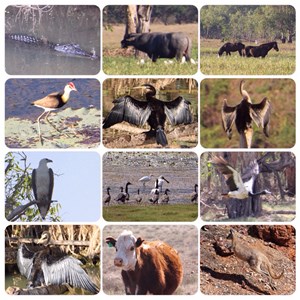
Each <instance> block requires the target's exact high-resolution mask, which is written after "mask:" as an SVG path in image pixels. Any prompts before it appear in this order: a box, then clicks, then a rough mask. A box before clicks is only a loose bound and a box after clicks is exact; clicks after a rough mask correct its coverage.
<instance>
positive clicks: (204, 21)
mask: <svg viewBox="0 0 300 300" xmlns="http://www.w3.org/2000/svg"><path fill="white" fill-rule="evenodd" d="M295 24H296V11H295V8H294V7H293V6H289V5H209V6H204V7H202V9H201V12H200V32H201V37H203V38H213V39H224V40H247V41H252V40H257V39H265V40H274V39H282V38H284V37H286V38H288V37H289V36H292V37H293V38H294V35H295Z"/></svg>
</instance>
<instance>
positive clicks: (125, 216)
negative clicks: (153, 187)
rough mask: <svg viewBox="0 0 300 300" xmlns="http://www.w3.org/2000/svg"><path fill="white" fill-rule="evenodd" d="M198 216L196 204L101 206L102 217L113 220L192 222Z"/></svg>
mask: <svg viewBox="0 0 300 300" xmlns="http://www.w3.org/2000/svg"><path fill="white" fill-rule="evenodd" d="M197 217H198V205H195V204H172V205H114V206H106V207H103V218H104V219H105V220H106V221H115V222H135V221H137V222H139V221H145V222H156V221H159V222H192V221H195V220H196V219H197Z"/></svg>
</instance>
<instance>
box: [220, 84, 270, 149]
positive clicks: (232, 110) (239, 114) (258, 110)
mask: <svg viewBox="0 0 300 300" xmlns="http://www.w3.org/2000/svg"><path fill="white" fill-rule="evenodd" d="M244 84H245V81H244V80H242V81H241V83H240V93H241V95H242V97H243V99H242V101H241V102H240V103H239V104H238V105H236V106H228V104H227V99H224V102H223V107H222V124H223V128H224V130H225V132H226V133H227V136H228V138H229V139H231V136H232V126H233V123H235V125H236V129H237V131H238V132H239V134H240V137H241V142H240V146H241V147H242V148H251V141H252V135H253V129H252V121H254V123H255V124H256V125H257V126H258V127H262V128H263V132H264V134H265V136H266V137H268V136H269V121H270V115H271V102H270V101H269V100H268V99H267V98H266V97H265V98H263V100H262V101H261V102H260V103H258V104H252V101H251V98H250V96H249V94H248V93H247V91H246V90H245V89H244Z"/></svg>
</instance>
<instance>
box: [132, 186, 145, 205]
mask: <svg viewBox="0 0 300 300" xmlns="http://www.w3.org/2000/svg"><path fill="white" fill-rule="evenodd" d="M134 199H135V201H136V202H137V203H141V202H142V200H143V196H142V195H141V194H140V189H138V190H137V194H136V195H135V196H134Z"/></svg>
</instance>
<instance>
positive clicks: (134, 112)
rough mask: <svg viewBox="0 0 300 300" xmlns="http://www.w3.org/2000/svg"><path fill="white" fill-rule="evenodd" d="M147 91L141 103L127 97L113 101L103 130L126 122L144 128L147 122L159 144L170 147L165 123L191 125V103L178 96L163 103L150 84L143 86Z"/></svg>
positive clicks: (151, 133)
mask: <svg viewBox="0 0 300 300" xmlns="http://www.w3.org/2000/svg"><path fill="white" fill-rule="evenodd" d="M141 87H142V88H144V89H146V100H147V101H141V100H137V99H134V98H133V97H131V96H129V95H126V96H123V97H120V98H118V99H115V100H114V101H113V103H114V107H113V108H112V110H111V111H110V113H109V114H108V116H107V117H106V118H105V120H104V122H103V128H104V129H106V128H109V127H111V126H112V125H114V124H117V123H121V122H123V121H126V122H128V123H130V124H134V125H137V126H143V125H144V124H145V123H146V122H147V123H148V124H149V125H150V128H151V129H150V131H149V132H148V133H149V134H150V135H155V136H156V142H157V144H159V145H161V146H163V147H165V146H167V145H168V141H167V137H166V134H165V122H166V120H167V119H168V121H169V122H170V124H171V125H173V126H175V125H178V124H190V123H191V122H192V113H191V111H190V105H191V103H190V102H189V101H187V100H185V99H184V98H183V97H181V96H178V97H177V98H176V99H174V100H172V101H169V102H167V101H161V100H159V99H157V98H155V95H156V89H155V88H154V86H152V85H150V84H144V85H142V86H141Z"/></svg>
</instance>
